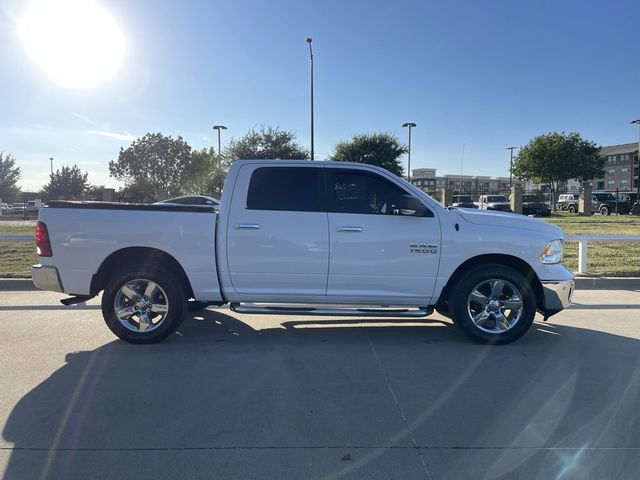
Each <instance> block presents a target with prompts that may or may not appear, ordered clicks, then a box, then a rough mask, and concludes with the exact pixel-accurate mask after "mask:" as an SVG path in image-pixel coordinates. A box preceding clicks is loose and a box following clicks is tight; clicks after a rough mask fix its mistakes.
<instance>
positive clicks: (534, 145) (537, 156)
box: [512, 132, 604, 205]
mask: <svg viewBox="0 0 640 480" xmlns="http://www.w3.org/2000/svg"><path fill="white" fill-rule="evenodd" d="M603 166H604V158H602V157H601V156H600V148H599V147H598V145H596V144H595V143H594V142H591V141H589V140H584V139H583V138H582V137H581V136H580V134H579V133H575V132H574V133H569V134H565V133H564V132H563V133H558V132H551V133H546V134H544V135H540V136H538V137H535V138H533V139H532V140H531V141H530V142H529V143H528V144H527V145H525V146H524V147H522V148H521V149H520V151H519V152H518V155H517V156H516V158H515V159H514V161H513V171H512V172H513V175H514V176H515V177H517V178H520V179H522V180H529V181H533V182H536V183H542V184H545V185H547V186H549V188H551V190H552V191H553V192H554V200H555V195H557V193H558V191H559V189H560V188H562V187H564V186H565V185H566V183H567V181H568V180H571V179H577V180H579V181H581V182H583V181H586V180H590V179H593V178H596V177H601V176H602V175H604V172H603V171H602V167H603ZM554 205H555V202H554Z"/></svg>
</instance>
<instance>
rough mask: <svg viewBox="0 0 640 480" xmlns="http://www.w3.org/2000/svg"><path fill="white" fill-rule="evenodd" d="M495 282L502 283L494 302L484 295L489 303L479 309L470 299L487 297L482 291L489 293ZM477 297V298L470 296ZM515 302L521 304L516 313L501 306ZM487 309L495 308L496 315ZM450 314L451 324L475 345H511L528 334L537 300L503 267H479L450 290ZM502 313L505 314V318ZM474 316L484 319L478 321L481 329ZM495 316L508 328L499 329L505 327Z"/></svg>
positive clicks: (523, 282) (523, 281)
mask: <svg viewBox="0 0 640 480" xmlns="http://www.w3.org/2000/svg"><path fill="white" fill-rule="evenodd" d="M497 281H501V282H502V285H503V287H502V288H500V292H501V293H500V294H498V295H497V297H496V298H497V299H496V300H494V299H493V297H492V296H491V294H490V293H489V294H488V295H486V296H487V300H488V301H489V303H487V304H485V306H484V308H482V306H481V305H480V303H479V302H475V300H473V299H472V296H471V294H472V292H474V291H476V292H478V293H483V294H486V292H487V290H485V288H489V290H492V287H493V286H495V285H496V284H497ZM492 282H494V283H493V284H492ZM496 292H497V289H496ZM477 297H478V295H477V294H476V295H474V296H473V298H477ZM518 298H519V299H520V301H521V302H520V303H521V308H520V309H518V311H516V310H515V309H514V310H509V309H508V308H506V307H502V306H501V305H502V304H503V302H516V301H517V299H518ZM492 300H494V301H493V303H492ZM490 308H496V309H497V311H496V312H492V311H489V309H490ZM503 308H505V309H504V310H503ZM449 311H450V312H451V314H452V316H453V321H454V323H455V324H456V325H457V326H458V327H460V329H461V330H462V331H463V332H464V333H465V334H467V335H468V336H469V337H471V338H472V339H474V340H475V341H477V342H480V343H485V344H498V345H502V344H505V343H511V342H513V341H515V340H517V339H518V338H520V337H521V336H523V335H524V334H525V333H527V331H528V330H529V328H530V327H531V324H532V323H533V319H534V317H535V315H536V297H535V293H534V291H533V288H532V287H531V283H530V281H528V280H527V279H526V278H525V277H524V276H523V275H522V274H521V273H519V272H518V271H516V270H514V269H512V268H509V267H506V266H504V265H481V266H479V267H476V268H474V269H473V270H471V271H470V272H469V273H467V274H465V275H464V276H463V277H461V278H460V279H459V280H458V282H457V283H456V285H455V286H454V288H453V289H452V290H451V294H450V296H449ZM487 312H488V313H487ZM505 312H508V313H507V315H506V316H505V315H504V313H505ZM518 312H519V315H518ZM473 314H475V315H483V314H484V315H485V316H486V317H485V318H486V319H485V320H479V321H483V322H484V323H483V325H482V326H479V325H478V324H476V322H474V320H473V318H472V315H473ZM496 314H497V315H500V314H502V315H501V317H500V318H501V319H502V320H503V322H504V321H506V323H507V324H509V326H508V328H506V329H505V328H499V325H500V326H502V327H504V326H505V325H506V324H504V323H500V322H498V321H497V320H496V319H497V318H498V317H496ZM512 322H513V324H512Z"/></svg>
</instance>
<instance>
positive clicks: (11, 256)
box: [0, 213, 640, 278]
mask: <svg viewBox="0 0 640 480" xmlns="http://www.w3.org/2000/svg"><path fill="white" fill-rule="evenodd" d="M545 220H547V221H549V222H551V223H554V224H556V225H558V226H559V227H562V229H563V230H564V233H565V234H567V235H576V234H585V235H589V234H595V235H597V234H611V235H625V234H628V235H640V217H635V216H631V215H610V216H606V217H605V216H601V215H592V216H590V217H584V216H579V215H575V214H565V213H558V214H554V215H552V216H551V217H547V218H546V219H545ZM34 225H35V224H34V222H24V223H20V222H10V223H7V222H0V233H27V234H29V233H34V230H35V226H34ZM564 252H565V255H564V258H565V264H566V265H567V267H568V268H569V269H571V270H572V271H574V272H577V271H578V243H577V242H566V244H565V250H564ZM34 263H38V260H37V256H36V253H35V245H34V244H33V242H4V241H0V277H5V278H20V277H28V276H29V275H30V272H31V265H33V264H34ZM589 274H591V275H598V276H612V277H640V242H616V243H607V244H598V243H590V244H589Z"/></svg>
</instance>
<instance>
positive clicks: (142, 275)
mask: <svg viewBox="0 0 640 480" xmlns="http://www.w3.org/2000/svg"><path fill="white" fill-rule="evenodd" d="M186 309H187V302H186V294H185V293H184V288H183V286H182V285H181V284H180V283H179V282H178V281H176V279H175V275H172V274H171V273H170V272H168V271H166V270H165V269H161V268H156V267H151V266H134V267H130V268H129V269H127V271H125V272H121V273H118V274H116V275H115V276H114V277H113V278H112V279H111V280H110V281H109V283H108V284H107V286H106V288H105V289H104V293H103V295H102V315H103V317H104V321H105V322H106V324H107V326H108V327H109V329H110V330H111V331H112V332H113V333H114V334H116V335H117V336H118V337H119V338H121V339H122V340H124V341H126V342H129V343H156V342H159V341H161V340H164V339H165V338H166V337H168V336H169V335H171V334H172V333H173V332H175V331H176V329H177V328H178V327H179V326H180V323H182V319H183V318H184V315H185V313H186Z"/></svg>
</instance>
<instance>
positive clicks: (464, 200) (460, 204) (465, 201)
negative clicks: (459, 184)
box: [451, 195, 478, 208]
mask: <svg viewBox="0 0 640 480" xmlns="http://www.w3.org/2000/svg"><path fill="white" fill-rule="evenodd" d="M451 200H452V202H453V203H451V206H452V207H455V208H478V206H477V205H476V204H475V203H473V200H471V197H470V196H469V195H454V196H453V197H452V198H451Z"/></svg>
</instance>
